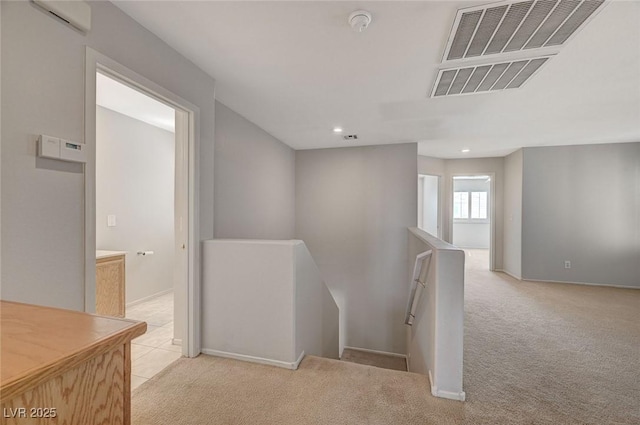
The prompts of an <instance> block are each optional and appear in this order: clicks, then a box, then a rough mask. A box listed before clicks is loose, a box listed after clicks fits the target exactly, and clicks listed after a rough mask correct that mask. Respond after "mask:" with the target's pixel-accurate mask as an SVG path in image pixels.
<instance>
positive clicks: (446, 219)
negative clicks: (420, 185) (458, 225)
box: [418, 156, 504, 270]
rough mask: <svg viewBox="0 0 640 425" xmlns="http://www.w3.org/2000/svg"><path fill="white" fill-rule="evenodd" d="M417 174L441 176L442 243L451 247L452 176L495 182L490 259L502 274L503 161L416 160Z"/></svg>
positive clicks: (471, 159) (424, 158)
mask: <svg viewBox="0 0 640 425" xmlns="http://www.w3.org/2000/svg"><path fill="white" fill-rule="evenodd" d="M418 172H419V173H420V174H433V175H441V176H443V178H442V179H441V180H442V181H443V184H442V192H441V193H442V197H441V199H442V239H443V240H444V241H446V242H449V243H452V228H453V223H452V220H451V217H453V176H454V175H465V174H487V175H493V176H492V178H494V186H493V190H494V201H495V205H494V213H495V228H494V229H493V232H494V235H495V239H494V240H495V245H494V253H493V256H494V258H495V269H496V270H501V269H502V267H503V265H502V256H503V251H504V250H503V247H502V244H503V240H502V239H503V227H504V226H503V225H504V223H503V191H504V189H503V186H504V158H469V159H439V158H431V157H426V156H419V157H418Z"/></svg>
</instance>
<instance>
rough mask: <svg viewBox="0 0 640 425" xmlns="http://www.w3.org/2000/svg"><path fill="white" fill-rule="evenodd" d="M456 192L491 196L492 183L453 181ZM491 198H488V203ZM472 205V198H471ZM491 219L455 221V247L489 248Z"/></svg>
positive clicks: (483, 181) (484, 181) (476, 180)
mask: <svg viewBox="0 0 640 425" xmlns="http://www.w3.org/2000/svg"><path fill="white" fill-rule="evenodd" d="M453 186H454V190H453V191H454V192H458V191H461V192H487V195H488V196H490V190H491V183H490V182H487V181H486V180H478V179H469V180H466V179H464V180H463V179H456V180H454V181H453ZM488 201H489V198H487V202H488ZM469 203H471V196H469ZM490 230H491V229H490V226H489V217H488V216H487V219H486V220H480V219H474V220H471V219H469V220H464V219H462V220H460V219H456V220H454V221H453V245H455V246H457V247H460V248H476V249H488V248H489V242H490V239H489V232H490Z"/></svg>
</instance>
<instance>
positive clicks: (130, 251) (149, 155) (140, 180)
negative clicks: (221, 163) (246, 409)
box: [95, 70, 186, 387]
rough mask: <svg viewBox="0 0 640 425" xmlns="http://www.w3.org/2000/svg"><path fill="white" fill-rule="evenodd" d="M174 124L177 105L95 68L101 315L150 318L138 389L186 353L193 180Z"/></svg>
mask: <svg viewBox="0 0 640 425" xmlns="http://www.w3.org/2000/svg"><path fill="white" fill-rule="evenodd" d="M175 123H176V109H175V108H173V107H171V106H169V105H166V104H164V103H162V102H160V101H158V100H156V99H154V98H152V97H150V96H148V95H147V94H145V93H143V92H140V91H137V90H134V89H133V88H131V87H129V86H128V85H126V84H125V83H124V82H120V81H118V80H117V79H115V78H113V77H111V76H109V75H107V74H105V73H103V72H101V71H100V70H98V72H97V73H96V139H95V141H96V145H95V146H96V151H95V152H96V168H95V170H96V209H95V212H96V216H95V219H96V313H98V314H100V315H106V316H116V317H125V318H127V319H133V320H139V321H144V322H146V323H147V333H146V334H145V335H143V336H141V337H139V338H136V339H135V340H134V341H133V342H132V345H131V350H132V360H133V364H132V387H135V386H137V385H139V384H141V383H142V382H144V381H145V380H146V379H149V378H152V377H153V375H155V373H157V372H159V370H161V369H162V368H163V366H168V364H170V363H171V362H173V361H174V360H177V359H178V358H179V357H180V356H181V353H182V347H181V344H182V336H181V335H180V330H179V329H175V327H174V324H175V316H176V309H175V307H174V305H175V303H174V298H175V297H174V295H175V294H174V292H175V291H174V288H175V287H183V286H186V273H185V270H184V269H183V264H182V262H181V261H180V257H182V256H183V252H182V251H183V250H182V249H180V247H179V246H178V244H177V242H178V241H182V240H183V235H181V234H180V232H181V228H180V220H181V218H182V217H181V210H182V206H181V205H180V203H181V202H184V198H183V197H180V194H181V193H182V192H184V191H185V190H186V189H185V188H184V185H185V183H186V182H185V181H184V178H183V177H182V176H181V175H179V172H178V173H177V172H176V171H177V170H179V167H180V164H179V161H180V158H181V157H182V156H181V152H180V146H179V145H180V142H179V141H177V139H176V134H175ZM182 219H183V218H182Z"/></svg>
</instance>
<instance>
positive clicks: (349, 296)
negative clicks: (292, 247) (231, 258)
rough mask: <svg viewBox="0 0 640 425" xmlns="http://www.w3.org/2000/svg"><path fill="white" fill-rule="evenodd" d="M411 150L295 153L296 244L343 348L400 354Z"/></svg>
mask: <svg viewBox="0 0 640 425" xmlns="http://www.w3.org/2000/svg"><path fill="white" fill-rule="evenodd" d="M416 158H417V145H416V144H415V143H409V144H397V145H385V146H367V147H353V148H337V149H316V150H303V151H297V152H296V237H297V238H298V239H302V240H303V241H304V242H305V244H306V245H307V247H308V248H309V251H310V252H311V254H312V256H313V258H314V260H315V261H316V263H317V265H318V267H319V269H320V272H321V274H322V277H323V278H324V280H325V282H326V283H327V286H328V287H329V289H330V291H331V293H332V295H333V296H334V298H335V300H336V303H337V304H338V306H339V308H340V315H341V317H340V324H341V329H340V338H341V344H340V350H341V351H342V349H343V348H344V346H345V345H346V346H351V347H359V348H367V349H373V350H381V351H387V352H395V353H404V352H405V350H406V344H405V341H406V334H405V330H404V326H405V325H404V313H405V311H404V310H405V303H406V300H407V297H408V292H407V291H408V285H409V270H408V267H407V265H408V262H409V259H408V255H409V253H408V245H409V242H408V233H409V232H408V231H407V228H408V227H415V226H416V223H417V197H416V193H417V189H418V188H417V174H418V171H417V161H416Z"/></svg>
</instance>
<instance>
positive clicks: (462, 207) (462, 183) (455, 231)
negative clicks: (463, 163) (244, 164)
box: [451, 174, 493, 270]
mask: <svg viewBox="0 0 640 425" xmlns="http://www.w3.org/2000/svg"><path fill="white" fill-rule="evenodd" d="M451 223H452V225H451V227H452V228H451V232H452V243H453V245H455V246H457V247H459V248H462V249H464V250H465V253H466V256H467V258H466V261H465V264H466V265H467V268H475V269H483V270H489V269H493V266H492V264H493V260H492V254H493V176H492V175H487V174H474V175H457V176H453V206H452V220H451Z"/></svg>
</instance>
